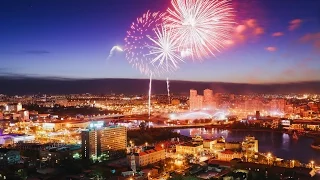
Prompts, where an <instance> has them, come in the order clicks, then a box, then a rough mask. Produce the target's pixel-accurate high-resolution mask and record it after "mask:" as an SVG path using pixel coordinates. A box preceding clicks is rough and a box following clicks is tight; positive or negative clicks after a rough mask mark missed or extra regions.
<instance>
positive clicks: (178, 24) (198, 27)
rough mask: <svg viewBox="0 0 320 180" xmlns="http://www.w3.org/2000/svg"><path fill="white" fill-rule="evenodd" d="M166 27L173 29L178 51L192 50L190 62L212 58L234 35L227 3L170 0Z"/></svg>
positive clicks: (223, 1)
mask: <svg viewBox="0 0 320 180" xmlns="http://www.w3.org/2000/svg"><path fill="white" fill-rule="evenodd" d="M171 4H172V8H169V9H168V10H167V12H168V14H169V15H168V16H166V18H165V24H166V26H167V27H170V28H173V29H175V31H176V33H177V34H178V39H180V45H179V46H180V50H181V51H182V52H183V51H186V50H188V49H190V50H191V54H190V55H191V56H192V58H193V59H196V58H197V59H199V60H201V59H203V58H204V57H206V56H209V55H215V54H214V52H219V51H220V49H222V48H223V42H225V41H226V40H229V39H230V38H231V35H232V32H233V25H234V22H233V9H232V7H231V4H230V0H201V1H200V0H171Z"/></svg>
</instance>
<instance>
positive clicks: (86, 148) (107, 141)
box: [81, 126, 127, 159]
mask: <svg viewBox="0 0 320 180" xmlns="http://www.w3.org/2000/svg"><path fill="white" fill-rule="evenodd" d="M81 141H82V158H84V159H90V158H97V157H99V156H101V155H102V154H106V155H107V156H109V157H111V156H112V153H113V152H116V151H120V150H125V149H126V147H127V129H126V127H123V126H111V127H102V128H99V129H88V130H85V131H82V132H81Z"/></svg>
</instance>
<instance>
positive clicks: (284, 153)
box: [176, 128, 320, 164]
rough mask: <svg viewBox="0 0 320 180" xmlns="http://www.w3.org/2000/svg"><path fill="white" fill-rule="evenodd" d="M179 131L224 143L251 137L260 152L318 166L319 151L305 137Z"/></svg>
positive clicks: (191, 130)
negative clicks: (257, 143)
mask: <svg viewBox="0 0 320 180" xmlns="http://www.w3.org/2000/svg"><path fill="white" fill-rule="evenodd" d="M176 131H177V130H176ZM179 131H180V133H181V134H182V135H185V136H190V137H194V136H196V135H201V136H202V137H203V138H204V139H216V138H219V137H221V136H223V137H224V138H225V139H226V141H242V140H243V138H244V137H245V136H247V135H253V136H255V137H256V138H257V139H258V140H259V151H260V152H271V153H272V154H274V155H276V156H278V157H279V158H283V159H297V160H300V161H302V162H305V163H307V162H310V161H311V160H314V161H316V163H317V164H320V151H318V150H314V149H312V148H311V147H310V145H311V144H312V142H313V139H311V138H307V137H302V136H301V137H299V139H298V140H294V139H292V138H291V137H290V136H289V135H288V134H285V133H277V132H247V131H230V130H219V129H215V128H207V129H205V128H191V129H180V130H179Z"/></svg>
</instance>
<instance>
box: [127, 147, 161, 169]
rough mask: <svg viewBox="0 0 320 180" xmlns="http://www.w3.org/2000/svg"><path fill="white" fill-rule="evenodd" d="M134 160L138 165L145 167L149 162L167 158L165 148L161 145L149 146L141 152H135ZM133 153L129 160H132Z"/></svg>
mask: <svg viewBox="0 0 320 180" xmlns="http://www.w3.org/2000/svg"><path fill="white" fill-rule="evenodd" d="M133 155H134V161H135V165H136V167H143V166H146V165H148V164H153V163H156V162H159V161H161V160H164V159H165V158H166V154H165V150H164V149H163V148H161V147H155V148H153V147H152V148H147V149H146V150H144V151H141V152H139V153H134V154H133ZM131 158H132V155H128V160H129V161H130V162H131ZM131 163H132V162H131Z"/></svg>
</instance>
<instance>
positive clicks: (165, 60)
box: [146, 26, 183, 72]
mask: <svg viewBox="0 0 320 180" xmlns="http://www.w3.org/2000/svg"><path fill="white" fill-rule="evenodd" d="M155 34H156V38H152V37H151V36H149V35H148V36H147V37H148V38H149V39H150V40H151V41H152V42H153V43H151V45H148V46H147V47H148V48H149V49H150V53H149V54H147V55H146V56H147V57H149V56H152V60H151V61H150V63H151V64H152V65H153V66H154V67H155V68H156V69H157V70H158V72H162V71H165V72H171V71H174V70H176V69H177V68H178V64H179V63H180V62H183V60H182V59H181V57H180V55H179V54H178V52H179V51H178V49H179V48H178V39H177V38H176V37H175V36H174V35H173V32H172V30H171V29H166V28H165V27H164V26H161V27H160V28H156V30H155Z"/></svg>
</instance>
